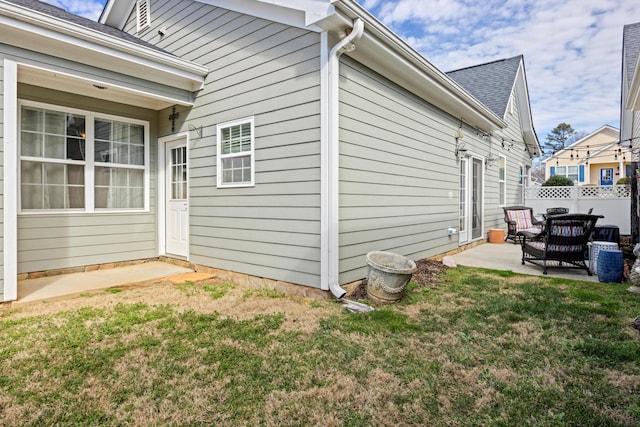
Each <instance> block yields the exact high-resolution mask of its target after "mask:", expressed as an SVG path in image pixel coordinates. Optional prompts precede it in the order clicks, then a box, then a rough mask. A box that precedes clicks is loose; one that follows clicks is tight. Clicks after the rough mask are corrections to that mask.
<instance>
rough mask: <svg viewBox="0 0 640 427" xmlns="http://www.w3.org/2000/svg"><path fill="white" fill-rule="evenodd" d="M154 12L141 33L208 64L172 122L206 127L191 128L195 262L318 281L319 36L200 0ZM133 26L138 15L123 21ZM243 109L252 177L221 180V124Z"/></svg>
mask: <svg viewBox="0 0 640 427" xmlns="http://www.w3.org/2000/svg"><path fill="white" fill-rule="evenodd" d="M151 12H152V16H153V20H152V27H151V28H150V29H148V30H145V31H143V32H142V33H141V34H139V36H140V37H141V38H142V39H144V40H147V41H150V42H152V43H155V44H157V45H158V46H160V47H162V48H163V49H165V50H167V51H169V52H171V53H173V54H175V55H178V56H180V57H182V58H184V59H188V60H192V61H195V62H197V63H199V64H202V65H205V66H207V67H208V68H209V69H210V70H211V72H210V74H209V76H208V77H207V80H206V85H205V87H204V88H203V89H202V90H201V91H199V92H198V97H197V100H196V104H195V106H194V107H193V108H190V109H189V108H185V107H182V108H178V112H179V113H180V117H179V119H178V120H177V121H176V129H175V132H176V133H177V132H186V131H188V129H189V126H190V125H191V126H194V127H196V128H198V129H202V137H198V135H197V134H196V132H194V131H190V132H189V135H190V138H191V141H190V146H189V162H190V168H189V174H190V175H189V182H190V186H189V191H190V197H189V206H190V207H189V209H190V210H189V212H190V218H189V222H190V230H189V231H190V233H189V234H190V238H189V259H190V261H192V262H194V263H197V264H202V265H208V266H212V267H216V268H221V269H228V270H231V271H236V272H240V273H244V274H250V275H255V276H259V277H267V278H270V279H275V280H282V281H286V282H291V283H297V284H303V285H307V286H312V287H319V286H320V71H319V70H320V36H319V35H318V34H316V33H312V32H309V31H304V30H301V29H296V28H291V27H287V26H285V25H281V24H278V23H274V22H270V21H266V20H262V19H257V18H255V17H252V16H247V15H241V14H238V13H236V12H231V11H228V10H224V9H220V8H216V7H213V6H210V5H203V4H202V3H197V2H189V1H182V2H173V3H171V5H169V2H166V1H163V0H158V1H152V2H151ZM162 27H165V28H166V29H167V31H166V33H165V36H164V37H162V38H160V37H159V36H158V34H157V32H158V29H160V28H162ZM135 29H136V28H135V16H134V15H132V16H131V17H130V19H129V21H128V23H127V24H126V25H125V30H126V31H128V32H131V33H134V32H135ZM169 114H170V110H164V111H161V112H160V113H159V117H160V118H161V120H160V122H159V125H160V127H159V130H158V131H159V134H160V135H162V136H164V135H169V134H171V123H170V122H169V121H168V120H162V118H164V117H166V116H168V115H169ZM245 117H254V119H255V186H254V187H252V188H226V189H217V188H216V173H217V171H216V134H215V133H216V125H217V124H219V123H224V122H228V121H234V120H238V119H241V118H245Z"/></svg>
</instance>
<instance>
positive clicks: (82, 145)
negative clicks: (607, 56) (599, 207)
mask: <svg viewBox="0 0 640 427" xmlns="http://www.w3.org/2000/svg"><path fill="white" fill-rule="evenodd" d="M0 16H2V21H0V22H1V24H0V25H1V28H0V32H1V33H2V39H1V40H0V58H2V71H1V74H0V76H2V85H1V86H0V91H1V92H0V93H1V94H2V99H3V112H2V116H1V118H2V126H3V133H2V138H3V153H2V154H3V156H2V159H4V164H3V165H2V166H3V181H2V182H3V187H2V196H3V201H4V204H3V227H2V230H3V235H2V240H3V249H4V251H3V255H2V258H1V261H2V273H1V275H0V276H1V277H2V279H3V282H2V286H1V287H0V289H3V294H2V295H1V296H0V300H5V301H8V300H13V299H15V298H16V289H17V274H18V273H27V272H37V271H46V270H50V269H64V268H72V267H76V266H87V265H95V264H105V263H115V262H120V261H128V260H139V259H148V258H153V257H158V256H167V257H170V258H175V259H178V260H183V261H185V262H189V263H190V264H191V265H192V266H194V267H195V268H217V269H221V270H225V271H231V272H235V273H238V274H236V275H235V276H234V277H235V278H236V279H237V280H246V281H249V282H252V281H255V280H259V278H268V279H271V280H274V281H277V282H284V283H286V284H293V285H302V287H299V288H297V289H300V290H301V291H302V292H306V291H307V290H309V291H311V290H324V291H326V290H331V291H332V293H333V294H334V295H336V296H337V297H339V296H342V294H344V291H343V290H342V288H341V285H343V284H346V283H349V282H352V281H356V280H359V279H361V278H364V277H365V276H366V263H365V256H366V254H367V252H369V251H372V250H388V251H393V252H396V253H399V254H402V255H405V256H407V257H410V258H413V259H420V258H425V257H430V256H434V255H438V254H443V253H446V252H448V251H453V250H456V249H457V248H458V247H459V246H462V245H465V244H467V243H469V242H472V241H474V240H478V239H483V238H484V237H485V234H486V232H487V231H488V229H489V228H492V227H497V226H499V227H501V226H503V225H504V222H503V212H502V209H501V206H503V205H508V204H516V203H520V202H521V200H522V193H523V187H522V186H523V185H525V183H526V182H527V180H525V179H524V178H525V177H526V175H527V170H528V168H529V167H530V162H531V160H530V159H531V158H532V157H533V156H535V155H537V153H539V152H540V147H539V144H538V141H537V138H536V136H535V132H534V131H533V126H532V125H531V123H532V120H531V113H530V108H529V101H528V94H527V89H526V79H525V74H524V63H523V59H522V57H517V58H512V59H510V60H505V61H504V62H503V65H508V66H509V67H508V68H509V70H508V71H509V72H508V73H507V74H505V75H502V74H500V75H496V74H493V73H488V74H487V75H486V76H484V77H482V79H483V80H484V81H481V82H477V83H482V84H484V85H487V86H491V85H495V84H497V83H500V84H501V85H503V86H504V90H503V91H502V92H501V97H502V98H503V99H502V102H503V103H504V106H505V107H504V108H502V107H499V108H497V109H496V107H495V106H489V105H485V104H484V103H483V102H482V99H481V98H482V96H481V95H480V94H474V92H473V86H474V85H472V84H469V82H463V80H462V79H460V83H456V81H455V79H456V73H453V74H452V77H453V79H452V78H450V77H449V76H447V75H446V74H445V73H443V72H441V71H440V70H438V69H437V68H436V67H434V66H433V65H432V64H430V63H429V62H428V61H427V60H426V59H425V58H424V57H423V56H421V55H420V54H419V53H418V52H416V51H415V50H414V49H413V48H411V46H409V45H407V44H406V42H404V41H403V40H402V39H401V38H400V37H398V36H397V35H396V34H394V33H393V32H391V31H390V30H389V29H388V28H386V27H385V26H384V25H382V24H381V23H380V22H379V21H377V20H376V19H375V18H374V17H373V16H371V15H370V14H369V13H368V12H367V11H366V10H364V9H363V8H362V7H361V6H360V5H358V4H357V3H356V2H355V1H352V0H334V1H330V0H324V1H319V0H308V1H304V0H295V1H294V0H281V1H278V2H274V1H272V0H246V1H237V0H206V1H205V0H201V1H193V0H169V1H144V0H143V1H134V0H110V1H108V3H107V4H106V6H105V10H104V13H103V16H102V17H101V19H100V23H96V22H92V21H89V20H86V19H83V18H80V17H77V16H74V15H71V14H68V13H66V12H64V11H63V10H61V9H57V8H55V7H52V6H50V5H47V4H44V3H40V2H37V1H34V0H0ZM483 69H484V66H481V67H477V68H476V70H478V71H481V70H483ZM464 88H466V89H467V90H465V89H464ZM470 93H471V94H473V96H472V95H471V94H470ZM505 141H506V144H505ZM494 159H495V161H494ZM450 229H454V230H455V231H456V233H454V234H451V233H450Z"/></svg>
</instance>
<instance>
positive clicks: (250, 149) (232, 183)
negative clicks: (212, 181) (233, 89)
mask: <svg viewBox="0 0 640 427" xmlns="http://www.w3.org/2000/svg"><path fill="white" fill-rule="evenodd" d="M217 136H218V144H217V154H218V156H217V157H218V160H217V175H218V178H217V181H218V187H249V186H253V185H254V155H253V153H254V135H253V118H247V119H242V120H238V121H235V122H229V123H223V124H219V125H218V126H217Z"/></svg>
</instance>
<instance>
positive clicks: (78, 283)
mask: <svg viewBox="0 0 640 427" xmlns="http://www.w3.org/2000/svg"><path fill="white" fill-rule="evenodd" d="M185 273H193V270H190V269H188V268H184V267H179V266H177V265H173V264H168V263H165V262H160V261H152V262H146V263H143V264H136V265H129V266H125V267H116V268H110V269H106V270H96V271H90V272H83V273H72V274H62V275H58V276H48V277H40V278H38V279H27V280H22V281H19V282H18V300H17V301H13V302H12V304H16V305H19V304H24V303H29V302H33V301H39V300H53V299H57V298H61V297H69V296H72V295H77V294H81V293H84V292H89V291H96V290H102V289H109V288H116V287H122V286H142V285H145V284H151V283H154V282H156V281H159V280H168V278H169V277H171V276H175V275H178V274H185ZM185 277H188V276H185Z"/></svg>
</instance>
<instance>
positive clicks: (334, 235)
mask: <svg viewBox="0 0 640 427" xmlns="http://www.w3.org/2000/svg"><path fill="white" fill-rule="evenodd" d="M362 34H364V23H363V22H362V20H361V19H359V18H358V19H356V20H355V21H354V22H353V29H352V30H351V33H349V34H348V35H347V36H346V37H345V38H344V39H342V40H340V41H339V42H338V43H337V44H336V45H335V46H334V47H333V49H331V52H330V53H329V94H328V95H329V114H328V128H329V135H328V136H329V141H328V144H327V154H328V159H327V160H328V165H327V172H328V177H327V188H326V191H327V197H326V202H327V216H328V217H327V218H326V219H327V249H326V250H327V257H326V261H327V266H326V270H325V271H326V274H327V280H328V282H329V283H328V285H329V289H330V290H331V293H333V295H334V296H335V297H336V298H338V299H341V298H342V297H344V295H345V294H346V292H345V290H344V289H342V287H340V281H339V275H340V271H339V263H340V256H339V253H340V251H339V243H338V237H339V230H338V208H339V188H338V187H339V181H340V178H339V171H340V168H339V160H340V151H339V150H340V147H339V121H340V102H339V89H340V83H339V82H340V75H339V72H340V56H341V55H342V54H343V53H345V52H352V51H353V50H354V49H355V48H356V45H355V44H354V42H356V41H358V40H359V39H360V37H362Z"/></svg>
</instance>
